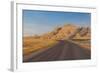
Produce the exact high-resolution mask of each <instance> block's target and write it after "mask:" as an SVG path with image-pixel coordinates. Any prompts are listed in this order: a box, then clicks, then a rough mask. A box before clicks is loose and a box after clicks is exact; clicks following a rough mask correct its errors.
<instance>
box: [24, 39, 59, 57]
mask: <svg viewBox="0 0 100 73" xmlns="http://www.w3.org/2000/svg"><path fill="white" fill-rule="evenodd" d="M57 43H58V42H57V41H55V40H47V39H40V38H37V39H36V38H33V37H24V38H23V55H28V54H30V53H33V52H36V51H38V50H41V49H46V48H49V47H52V46H53V45H55V44H57Z"/></svg>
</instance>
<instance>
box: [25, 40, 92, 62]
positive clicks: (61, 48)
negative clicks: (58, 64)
mask: <svg viewBox="0 0 100 73" xmlns="http://www.w3.org/2000/svg"><path fill="white" fill-rule="evenodd" d="M90 54H91V53H90V50H86V49H85V48H82V47H80V46H79V45H77V44H75V43H72V42H69V41H65V40H61V41H59V43H58V44H56V45H55V46H53V47H51V48H48V49H45V50H42V51H39V52H38V53H36V54H35V53H33V54H30V55H28V56H27V57H24V62H39V61H57V60H80V59H90V58H91V57H90Z"/></svg>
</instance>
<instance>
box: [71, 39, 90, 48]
mask: <svg viewBox="0 0 100 73" xmlns="http://www.w3.org/2000/svg"><path fill="white" fill-rule="evenodd" d="M71 41H72V42H74V43H76V44H78V45H80V46H81V47H84V48H86V49H88V50H90V49H91V40H90V39H72V40H71Z"/></svg>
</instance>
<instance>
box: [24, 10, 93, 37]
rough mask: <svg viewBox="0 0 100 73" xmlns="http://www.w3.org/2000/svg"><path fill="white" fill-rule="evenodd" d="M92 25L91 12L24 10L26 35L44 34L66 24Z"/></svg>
mask: <svg viewBox="0 0 100 73" xmlns="http://www.w3.org/2000/svg"><path fill="white" fill-rule="evenodd" d="M67 23H69V24H75V25H79V26H90V24H91V14H90V13H79V12H53V11H36V10H23V29H24V30H23V33H24V36H29V35H35V34H38V35H40V34H43V33H46V32H48V31H51V30H53V29H54V28H55V27H57V26H62V25H64V24H67Z"/></svg>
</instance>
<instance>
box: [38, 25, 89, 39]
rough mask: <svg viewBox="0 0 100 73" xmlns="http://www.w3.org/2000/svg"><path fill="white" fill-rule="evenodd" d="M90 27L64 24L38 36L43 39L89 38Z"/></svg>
mask: <svg viewBox="0 0 100 73" xmlns="http://www.w3.org/2000/svg"><path fill="white" fill-rule="evenodd" d="M90 37H91V29H90V27H80V26H75V25H72V24H65V25H64V26H62V27H57V28H55V29H54V30H53V31H51V32H48V33H46V34H43V35H42V36H40V38H43V39H53V40H63V39H90Z"/></svg>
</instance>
